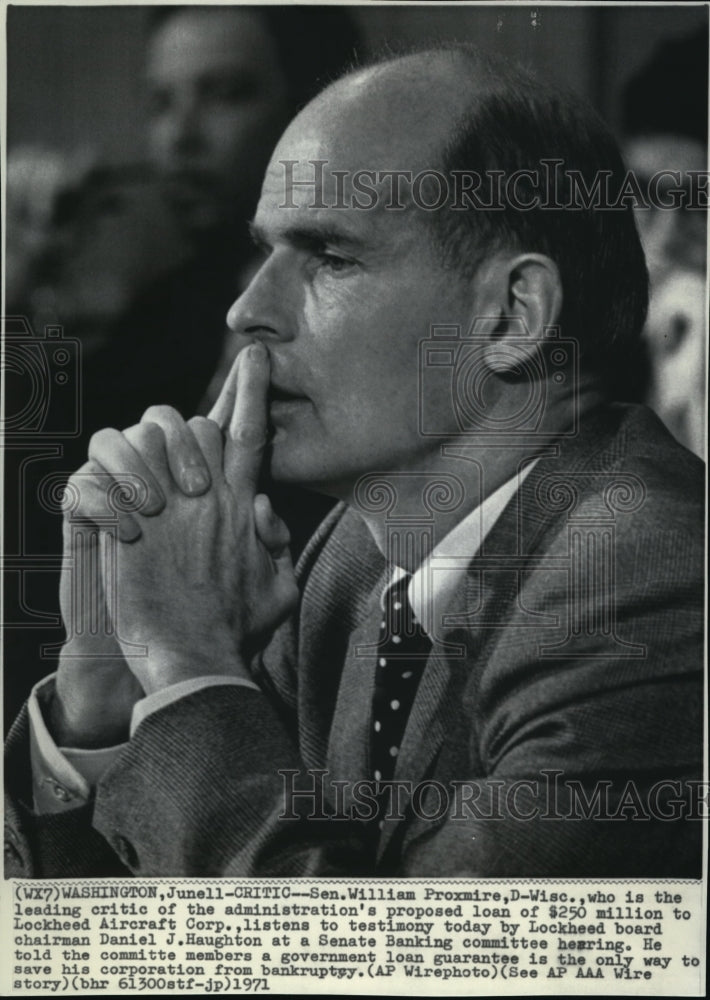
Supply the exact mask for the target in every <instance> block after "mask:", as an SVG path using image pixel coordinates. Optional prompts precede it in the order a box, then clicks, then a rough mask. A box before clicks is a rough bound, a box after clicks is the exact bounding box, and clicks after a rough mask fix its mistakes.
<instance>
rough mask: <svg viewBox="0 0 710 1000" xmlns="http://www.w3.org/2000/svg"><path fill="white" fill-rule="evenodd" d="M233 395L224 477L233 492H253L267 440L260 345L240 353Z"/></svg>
mask: <svg viewBox="0 0 710 1000" xmlns="http://www.w3.org/2000/svg"><path fill="white" fill-rule="evenodd" d="M240 357H241V362H240V365H239V368H238V373H237V387H236V396H235V400H234V408H233V411H232V417H231V420H230V421H229V426H228V428H227V442H226V445H225V455H224V476H225V479H226V480H227V482H228V483H229V485H230V486H232V488H233V489H234V490H235V492H236V493H244V492H247V493H250V494H251V495H252V496H253V494H254V493H255V491H256V487H257V483H258V481H259V475H260V472H261V465H262V462H263V458H264V448H265V446H266V443H267V441H268V416H269V402H268V392H269V376H270V374H271V365H270V363H269V353H268V351H267V350H266V348H265V347H264V345H263V344H262V343H260V342H257V343H255V344H251V345H250V346H249V347H247V348H245V349H244V350H243V351H242V352H241V354H240Z"/></svg>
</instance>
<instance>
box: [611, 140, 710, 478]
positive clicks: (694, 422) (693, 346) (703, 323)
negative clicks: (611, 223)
mask: <svg viewBox="0 0 710 1000" xmlns="http://www.w3.org/2000/svg"><path fill="white" fill-rule="evenodd" d="M625 156H626V161H627V164H628V166H629V167H630V168H631V169H632V170H633V171H634V173H635V174H636V176H637V177H638V178H639V179H640V180H641V181H642V182H644V183H647V182H648V180H649V178H651V177H653V176H654V174H656V173H657V172H659V171H662V170H667V169H673V170H677V171H679V172H680V174H681V178H687V177H688V172H689V171H694V170H699V171H704V170H705V169H706V160H707V150H706V148H705V146H704V144H703V143H701V142H699V141H698V140H696V139H691V138H689V137H687V136H681V135H648V136H639V137H637V138H634V139H631V140H629V141H628V142H627V144H626V148H625ZM673 187H676V185H675V183H674V184H673ZM636 219H637V222H638V227H639V235H640V236H641V242H642V243H643V248H644V252H645V254H646V260H647V263H648V271H649V277H650V282H651V299H650V303H649V311H648V319H647V322H646V328H645V331H644V335H645V337H646V343H647V347H648V351H649V358H650V363H651V385H650V387H649V392H648V397H647V402H648V403H649V405H650V406H651V407H653V409H654V410H655V411H656V412H657V413H658V414H659V416H660V417H661V418H662V419H663V421H664V423H665V424H666V426H667V427H668V428H669V429H670V430H671V431H672V433H673V434H674V435H675V437H676V438H677V439H678V440H679V441H680V442H682V444H684V445H685V446H686V447H687V448H690V449H691V451H694V452H695V453H696V454H698V455H700V456H701V457H702V458H704V457H705V453H706V425H705V424H706V418H705V412H706V400H705V358H706V354H707V303H706V295H705V260H706V245H707V244H706V240H707V213H706V212H705V211H698V210H693V209H688V208H675V209H666V210H664V209H662V208H658V207H655V208H650V209H649V208H639V209H637V211H636Z"/></svg>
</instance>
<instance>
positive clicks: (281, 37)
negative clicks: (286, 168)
mask: <svg viewBox="0 0 710 1000" xmlns="http://www.w3.org/2000/svg"><path fill="white" fill-rule="evenodd" d="M232 9H234V10H237V11H249V12H251V13H253V14H256V15H257V16H258V17H259V18H260V19H261V21H262V23H263V25H264V27H265V28H266V30H267V31H268V33H269V35H270V36H271V38H272V40H273V42H274V45H275V47H276V56H277V59H278V62H279V65H280V66H281V69H282V70H283V73H284V76H285V77H286V83H287V86H288V99H289V102H290V104H291V110H292V113H293V114H295V113H296V112H297V111H299V110H300V109H301V108H302V107H303V106H304V105H306V104H308V102H309V101H310V100H311V99H312V98H313V97H315V95H316V94H317V93H318V92H319V91H320V90H322V89H323V87H325V86H326V85H327V84H328V83H330V82H332V81H333V80H335V79H337V77H339V76H340V75H341V74H342V73H343V72H345V71H346V70H348V69H352V68H354V67H355V66H356V65H357V63H358V60H359V58H360V52H361V45H362V39H361V36H360V31H359V29H358V26H357V23H356V22H355V20H354V19H353V17H352V15H351V13H350V12H349V11H348V10H347V9H345V8H342V7H326V6H322V7H308V6H293V7H291V6H280V5H279V6H271V5H268V6H241V5H239V6H237V5H235V6H234V7H233V8H232V7H229V6H209V5H206V6H184V7H183V6H179V5H177V4H172V5H169V6H165V7H153V8H151V10H150V14H149V21H148V25H149V28H150V30H155V29H156V28H158V27H159V26H160V25H162V24H164V23H165V22H166V21H168V20H169V19H170V18H172V17H175V16H176V15H178V14H180V13H182V12H184V11H195V12H198V13H200V14H203V13H206V12H210V11H225V10H232Z"/></svg>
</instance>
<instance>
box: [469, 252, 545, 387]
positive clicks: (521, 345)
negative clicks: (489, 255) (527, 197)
mask: <svg viewBox="0 0 710 1000" xmlns="http://www.w3.org/2000/svg"><path fill="white" fill-rule="evenodd" d="M484 268H485V272H486V273H485V274H484V275H482V278H483V281H482V286H479V288H480V291H481V292H482V294H481V295H479V296H478V297H477V304H478V307H479V312H481V313H485V317H483V318H482V319H480V318H477V320H475V321H474V322H476V326H477V331H476V333H477V336H480V335H483V337H485V339H486V340H487V341H488V349H486V350H484V358H485V360H486V363H487V364H488V365H489V367H490V370H491V371H495V372H498V373H499V374H505V373H506V372H507V371H508V370H509V369H510V371H511V373H513V372H514V371H516V370H518V367H519V362H520V360H521V357H532V356H533V355H534V354H535V353H536V351H537V350H538V348H539V345H540V343H541V342H544V339H545V329H546V328H547V327H549V326H554V324H555V323H557V322H558V321H559V317H560V313H561V310H562V280H561V278H560V272H559V269H558V267H557V264H555V262H554V261H553V260H552V258H551V257H547V256H546V255H545V254H540V253H523V254H518V255H516V256H514V257H508V256H504V255H496V257H495V258H493V259H492V260H491V261H490V262H489V263H488V264H487V265H484ZM481 307H482V308H481ZM508 342H510V343H512V342H514V343H515V350H514V351H513V352H509V351H507V350H506V349H505V348H506V343H508Z"/></svg>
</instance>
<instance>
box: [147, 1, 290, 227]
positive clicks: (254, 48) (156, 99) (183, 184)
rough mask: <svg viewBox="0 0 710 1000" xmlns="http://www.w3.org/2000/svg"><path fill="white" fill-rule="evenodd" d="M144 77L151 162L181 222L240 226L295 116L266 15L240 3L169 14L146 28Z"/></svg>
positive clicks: (201, 224)
mask: <svg viewBox="0 0 710 1000" xmlns="http://www.w3.org/2000/svg"><path fill="white" fill-rule="evenodd" d="M147 77H148V90H149V95H150V125H149V135H148V148H149V156H150V160H151V162H152V164H153V165H154V166H155V167H156V168H157V170H158V171H159V172H160V173H161V174H162V175H163V176H164V177H165V178H166V180H167V182H168V191H169V196H170V198H171V200H172V201H173V202H174V204H175V205H176V207H177V208H178V211H179V213H180V217H181V219H182V220H183V222H184V224H185V226H186V227H187V228H188V229H189V230H190V231H191V232H193V233H199V232H208V231H210V230H214V229H226V228H228V227H230V226H233V225H238V226H241V225H242V224H243V222H244V220H245V219H246V218H247V217H249V216H250V215H251V213H252V212H253V208H254V204H255V203H256V199H257V197H258V193H259V187H260V184H261V178H262V177H263V173H264V168H265V166H266V164H267V163H268V160H269V156H270V154H271V151H272V149H273V147H274V145H275V143H276V140H277V139H278V137H279V135H280V134H281V132H282V131H283V129H284V127H285V126H286V124H287V122H288V119H289V118H290V117H291V108H290V106H289V102H288V93H287V81H286V79H285V77H284V74H283V71H282V69H281V67H280V65H279V62H278V55H277V50H276V45H275V43H274V41H273V40H272V38H271V36H270V35H269V33H268V30H267V28H266V27H265V25H264V23H263V21H262V19H261V18H260V17H259V15H258V14H256V13H254V12H253V11H247V10H239V9H238V8H224V9H217V10H214V9H213V10H199V9H198V10H194V9H191V8H186V9H185V10H184V11H180V12H179V13H176V14H173V15H172V16H170V17H169V18H168V19H167V20H166V21H165V22H164V23H162V24H160V25H159V26H158V27H157V28H156V30H155V31H154V33H153V35H152V38H151V41H150V46H149V52H148V61H147Z"/></svg>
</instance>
